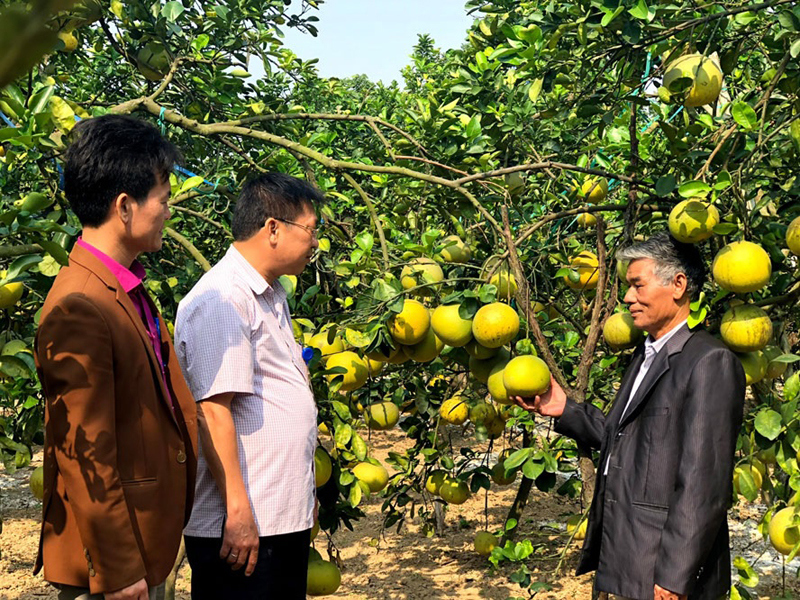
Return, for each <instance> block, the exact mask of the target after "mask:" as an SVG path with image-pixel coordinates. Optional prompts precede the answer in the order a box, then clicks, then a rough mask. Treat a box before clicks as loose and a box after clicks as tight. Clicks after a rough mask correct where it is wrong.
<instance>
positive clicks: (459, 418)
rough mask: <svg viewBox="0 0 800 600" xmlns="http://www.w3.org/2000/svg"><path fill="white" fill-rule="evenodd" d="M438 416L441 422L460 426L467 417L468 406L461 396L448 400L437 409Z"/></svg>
mask: <svg viewBox="0 0 800 600" xmlns="http://www.w3.org/2000/svg"><path fill="white" fill-rule="evenodd" d="M439 415H440V416H441V417H442V420H443V421H446V422H448V423H450V424H452V425H461V424H462V423H463V422H464V421H466V420H467V417H469V406H467V400H466V398H464V397H463V396H453V397H452V398H448V399H447V400H445V401H444V402H442V405H441V406H440V407H439Z"/></svg>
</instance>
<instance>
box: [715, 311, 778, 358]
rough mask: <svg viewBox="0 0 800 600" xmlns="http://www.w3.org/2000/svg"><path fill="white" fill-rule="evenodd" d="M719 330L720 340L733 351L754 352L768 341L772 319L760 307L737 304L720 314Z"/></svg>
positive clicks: (770, 335)
mask: <svg viewBox="0 0 800 600" xmlns="http://www.w3.org/2000/svg"><path fill="white" fill-rule="evenodd" d="M719 331H720V334H721V335H722V341H724V342H725V343H726V344H727V345H728V347H729V348H730V349H731V350H733V351H734V352H754V351H755V350H761V349H762V348H764V347H765V346H766V345H767V344H768V343H769V340H770V338H771V337H772V321H771V320H770V318H769V315H767V313H766V312H764V310H763V309H762V308H761V307H759V306H756V305H754V304H739V305H738V306H732V307H731V308H729V309H728V311H727V312H726V313H725V314H724V315H723V316H722V324H721V325H720V328H719Z"/></svg>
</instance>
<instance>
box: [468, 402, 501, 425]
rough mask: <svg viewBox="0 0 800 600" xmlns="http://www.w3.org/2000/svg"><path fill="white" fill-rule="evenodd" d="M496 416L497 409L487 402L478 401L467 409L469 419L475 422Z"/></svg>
mask: <svg viewBox="0 0 800 600" xmlns="http://www.w3.org/2000/svg"><path fill="white" fill-rule="evenodd" d="M496 416H497V411H496V410H495V408H494V406H492V405H491V404H489V403H488V402H478V404H476V405H475V406H473V407H472V408H470V409H469V420H470V421H472V422H473V423H476V424H477V423H483V422H484V421H490V420H492V419H494V418H495V417H496Z"/></svg>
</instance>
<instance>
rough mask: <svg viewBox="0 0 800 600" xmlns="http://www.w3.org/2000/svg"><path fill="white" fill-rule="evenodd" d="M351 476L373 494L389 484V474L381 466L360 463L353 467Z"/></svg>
mask: <svg viewBox="0 0 800 600" xmlns="http://www.w3.org/2000/svg"><path fill="white" fill-rule="evenodd" d="M353 475H355V476H356V479H358V480H359V481H363V482H364V483H366V484H367V487H368V488H369V491H370V492H372V493H373V494H375V493H377V492H380V491H381V490H382V489H383V488H385V487H386V484H388V483H389V473H388V472H387V471H386V468H385V467H384V466H383V465H373V464H372V463H369V462H361V463H358V464H357V465H356V466H355V467H353Z"/></svg>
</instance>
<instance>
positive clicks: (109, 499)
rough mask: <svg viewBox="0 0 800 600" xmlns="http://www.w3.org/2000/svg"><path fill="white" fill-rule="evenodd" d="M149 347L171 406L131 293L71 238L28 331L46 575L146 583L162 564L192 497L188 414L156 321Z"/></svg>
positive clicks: (162, 572)
mask: <svg viewBox="0 0 800 600" xmlns="http://www.w3.org/2000/svg"><path fill="white" fill-rule="evenodd" d="M148 301H149V302H150V306H151V310H152V311H153V314H154V315H155V314H158V312H157V310H156V308H155V306H154V305H153V304H152V301H150V299H149V297H148ZM159 318H160V315H159ZM161 322H162V323H163V320H162V321H161ZM161 348H162V356H163V359H164V361H165V363H166V371H167V382H168V385H169V388H170V392H171V396H172V399H173V401H174V403H175V409H174V411H173V409H172V408H171V407H170V404H169V399H168V396H167V392H166V389H165V387H164V381H163V379H162V377H161V373H160V369H159V366H158V362H157V359H156V354H155V351H154V350H153V346H152V344H151V342H150V340H149V338H148V337H147V332H146V329H145V326H144V324H143V323H142V320H141V318H140V317H139V314H138V313H137V312H136V308H134V305H133V302H132V301H131V299H130V297H129V296H128V294H127V293H125V291H124V290H123V289H122V288H121V286H120V284H119V282H118V281H117V279H116V277H114V275H112V274H111V272H110V271H109V270H108V269H107V268H106V267H105V265H103V264H102V262H101V261H100V260H98V259H97V258H96V257H95V256H94V255H93V254H92V253H91V252H89V251H87V250H85V249H83V248H81V247H79V246H75V248H74V249H73V250H72V253H71V254H70V257H69V266H67V267H64V268H63V269H61V272H60V273H59V274H58V277H56V280H55V283H54V284H53V287H52V289H51V290H50V293H49V294H48V295H47V299H46V300H45V303H44V307H43V308H42V313H41V319H40V324H39V330H38V332H37V334H36V348H35V351H36V364H37V368H38V371H39V379H40V381H41V383H42V391H43V394H44V396H45V442H44V506H43V522H42V532H41V538H40V542H39V553H38V556H37V559H36V566H35V573H38V572H39V570H40V569H41V568H42V566H44V578H45V579H46V580H47V581H50V582H53V583H63V584H68V585H73V586H79V587H84V588H89V590H90V591H91V592H92V593H101V592H109V591H113V590H117V589H120V588H123V587H125V586H128V585H130V584H132V583H135V582H136V581H138V580H139V579H141V578H143V577H144V578H145V579H146V580H147V583H148V585H150V586H153V585H158V584H160V583H161V582H163V581H164V580H165V579H166V577H167V575H168V574H169V572H170V570H171V569H172V566H173V564H174V562H175V557H176V556H177V553H178V547H179V546H180V542H181V533H182V530H183V526H184V525H185V523H186V521H187V520H188V518H189V514H190V512H191V508H192V499H193V494H194V482H195V474H196V466H197V460H196V459H197V422H196V409H195V403H194V400H193V399H192V395H191V393H190V392H189V389H188V387H187V386H186V382H185V381H184V379H183V376H182V374H181V369H180V366H179V365H178V360H177V358H176V356H175V350H174V348H173V347H172V342H171V341H170V339H169V333H168V332H167V328H166V327H165V326H163V325H162V326H161Z"/></svg>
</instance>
